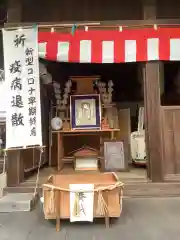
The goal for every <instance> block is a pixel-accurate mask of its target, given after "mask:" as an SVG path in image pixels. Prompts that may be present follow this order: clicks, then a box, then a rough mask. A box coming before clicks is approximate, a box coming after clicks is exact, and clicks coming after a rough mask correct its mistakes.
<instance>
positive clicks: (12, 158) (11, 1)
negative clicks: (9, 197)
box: [7, 0, 24, 187]
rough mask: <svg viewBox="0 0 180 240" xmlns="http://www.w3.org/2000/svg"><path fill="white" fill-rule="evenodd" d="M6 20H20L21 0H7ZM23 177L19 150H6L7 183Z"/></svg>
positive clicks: (16, 182) (16, 183) (19, 180)
mask: <svg viewBox="0 0 180 240" xmlns="http://www.w3.org/2000/svg"><path fill="white" fill-rule="evenodd" d="M7 14H8V16H7V22H8V23H13V22H20V21H21V0H8V1H7ZM23 179H24V166H23V158H22V154H21V151H20V150H12V151H8V154H7V185H8V186H9V187H10V186H16V185H18V184H19V183H20V182H22V181H23Z"/></svg>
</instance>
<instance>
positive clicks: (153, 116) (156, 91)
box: [142, 0, 163, 182]
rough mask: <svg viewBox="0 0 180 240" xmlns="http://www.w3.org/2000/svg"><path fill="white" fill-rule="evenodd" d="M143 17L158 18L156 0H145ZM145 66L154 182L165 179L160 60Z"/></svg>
mask: <svg viewBox="0 0 180 240" xmlns="http://www.w3.org/2000/svg"><path fill="white" fill-rule="evenodd" d="M142 4H143V19H146V20H149V19H156V15H157V13H156V10H157V7H156V0H144V1H142ZM142 68H143V80H144V97H145V98H144V106H145V127H146V144H147V149H148V155H147V158H148V176H149V178H150V179H151V180H152V181H154V182H159V181H163V170H162V168H163V165H162V135H161V114H160V110H161V108H160V78H161V77H160V74H161V73H162V67H161V63H160V62H147V63H146V64H145V66H142Z"/></svg>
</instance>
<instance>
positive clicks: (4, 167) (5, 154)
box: [3, 151, 7, 173]
mask: <svg viewBox="0 0 180 240" xmlns="http://www.w3.org/2000/svg"><path fill="white" fill-rule="evenodd" d="M6 157H7V152H6V151H4V159H3V173H5V172H6Z"/></svg>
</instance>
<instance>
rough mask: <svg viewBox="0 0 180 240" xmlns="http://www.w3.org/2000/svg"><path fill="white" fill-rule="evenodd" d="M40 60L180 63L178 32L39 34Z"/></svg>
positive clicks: (175, 29)
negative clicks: (159, 61)
mask: <svg viewBox="0 0 180 240" xmlns="http://www.w3.org/2000/svg"><path fill="white" fill-rule="evenodd" d="M39 56H40V57H41V58H45V59H48V60H54V61H59V62H80V63H123V62H141V61H156V60H168V61H179V60H180V28H158V29H157V30H155V29H151V28H144V29H134V30H133V29H132V30H129V29H126V30H123V31H117V30H108V31H105V30H89V31H82V30H77V31H76V32H75V33H74V35H72V34H71V33H59V32H52V33H51V32H39Z"/></svg>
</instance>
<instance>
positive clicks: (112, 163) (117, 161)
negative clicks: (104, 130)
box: [104, 140, 128, 172]
mask: <svg viewBox="0 0 180 240" xmlns="http://www.w3.org/2000/svg"><path fill="white" fill-rule="evenodd" d="M127 169H128V165H127V162H126V159H125V151H124V141H116V140H113V141H112V140H111V141H104V171H107V172H112V171H117V172H121V171H122V172H124V171H127Z"/></svg>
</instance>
